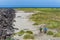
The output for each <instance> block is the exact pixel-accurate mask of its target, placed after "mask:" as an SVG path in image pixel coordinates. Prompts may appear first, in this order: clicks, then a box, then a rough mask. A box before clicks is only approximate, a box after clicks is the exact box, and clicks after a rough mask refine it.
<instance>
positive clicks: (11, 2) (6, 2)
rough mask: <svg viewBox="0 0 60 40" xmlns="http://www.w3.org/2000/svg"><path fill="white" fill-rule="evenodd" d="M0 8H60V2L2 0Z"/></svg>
mask: <svg viewBox="0 0 60 40" xmlns="http://www.w3.org/2000/svg"><path fill="white" fill-rule="evenodd" d="M0 7H60V0H0Z"/></svg>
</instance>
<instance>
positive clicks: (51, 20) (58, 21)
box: [17, 8, 60, 30]
mask: <svg viewBox="0 0 60 40" xmlns="http://www.w3.org/2000/svg"><path fill="white" fill-rule="evenodd" d="M17 10H22V11H25V12H34V11H40V12H38V13H35V14H32V15H31V17H30V20H31V21H32V22H35V23H34V24H33V25H40V24H46V27H47V28H50V29H59V30H60V8H17Z"/></svg>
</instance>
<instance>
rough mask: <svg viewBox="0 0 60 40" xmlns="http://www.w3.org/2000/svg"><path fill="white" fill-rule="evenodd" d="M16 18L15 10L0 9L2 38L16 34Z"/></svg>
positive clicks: (0, 33)
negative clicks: (14, 21)
mask: <svg viewBox="0 0 60 40" xmlns="http://www.w3.org/2000/svg"><path fill="white" fill-rule="evenodd" d="M14 18H15V10H13V9H11V8H7V9H3V8H1V9H0V37H2V36H3V37H6V36H10V35H12V34H13V32H14V27H13V26H12V25H13V20H14Z"/></svg>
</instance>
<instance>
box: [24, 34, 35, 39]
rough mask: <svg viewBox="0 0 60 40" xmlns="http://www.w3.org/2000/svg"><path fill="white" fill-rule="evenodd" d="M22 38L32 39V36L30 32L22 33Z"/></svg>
mask: <svg viewBox="0 0 60 40" xmlns="http://www.w3.org/2000/svg"><path fill="white" fill-rule="evenodd" d="M23 39H34V36H33V35H31V34H26V35H24V37H23Z"/></svg>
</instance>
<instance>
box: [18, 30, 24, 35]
mask: <svg viewBox="0 0 60 40" xmlns="http://www.w3.org/2000/svg"><path fill="white" fill-rule="evenodd" d="M24 33H25V31H24V30H21V31H19V32H18V33H17V34H18V35H19V36H21V35H23V34H24Z"/></svg>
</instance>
